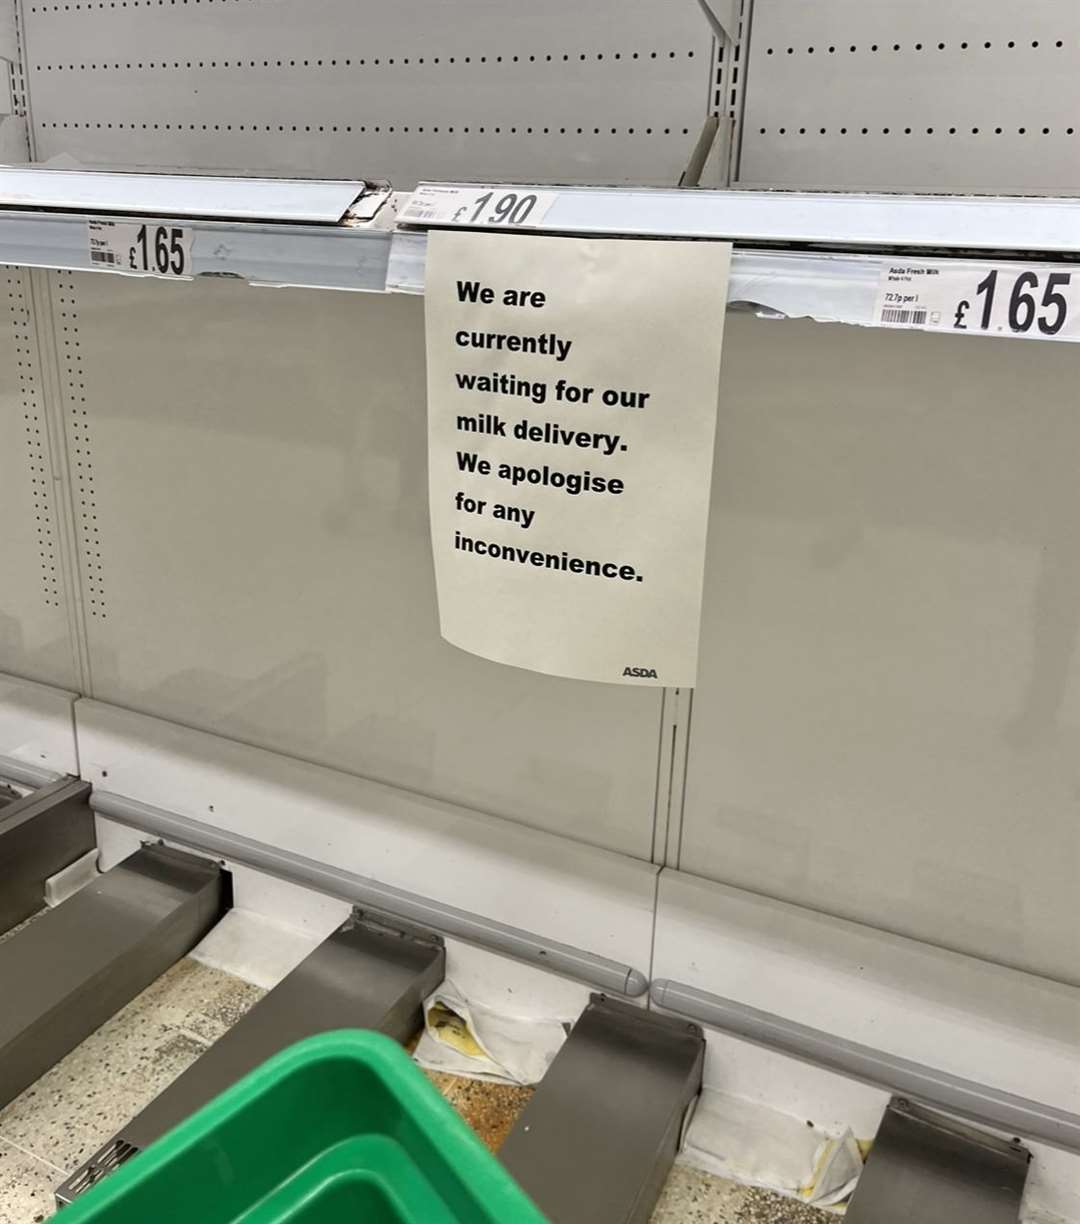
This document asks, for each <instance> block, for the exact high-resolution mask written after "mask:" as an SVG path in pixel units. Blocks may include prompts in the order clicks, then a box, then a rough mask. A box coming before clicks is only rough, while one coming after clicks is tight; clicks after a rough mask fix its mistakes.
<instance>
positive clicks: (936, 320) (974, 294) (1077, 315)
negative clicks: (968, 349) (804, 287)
mask: <svg viewBox="0 0 1080 1224" xmlns="http://www.w3.org/2000/svg"><path fill="white" fill-rule="evenodd" d="M874 322H875V323H877V324H878V325H880V326H882V327H907V328H918V329H921V330H924V331H947V332H952V333H954V334H957V335H969V336H1016V337H1020V338H1022V339H1030V340H1074V341H1075V340H1080V266H1077V267H1070V266H1069V265H1067V264H1057V265H1055V264H1038V265H1025V264H1020V263H1015V264H1013V263H998V264H991V263H967V262H959V261H955V262H949V263H929V262H926V263H924V262H919V261H911V262H896V263H886V264H884V265H883V266H882V269H881V276H880V280H879V282H878V296H877V302H876V305H875V309H874Z"/></svg>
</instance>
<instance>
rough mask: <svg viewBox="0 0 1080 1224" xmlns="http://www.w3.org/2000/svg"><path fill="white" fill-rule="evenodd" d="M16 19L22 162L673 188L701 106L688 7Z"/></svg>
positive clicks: (701, 26)
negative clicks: (27, 148) (56, 159)
mask: <svg viewBox="0 0 1080 1224" xmlns="http://www.w3.org/2000/svg"><path fill="white" fill-rule="evenodd" d="M24 11H25V26H26V48H27V59H28V68H29V71H28V79H29V82H30V99H31V107H32V115H33V130H34V136H35V141H36V153H37V157H38V159H39V160H45V159H48V158H50V157H52V156H54V155H57V154H64V153H67V154H71V155H73V156H75V157H77V158H80V159H81V160H83V161H85V162H88V163H91V162H96V163H103V164H117V165H134V164H146V165H179V166H187V167H200V168H213V169H226V170H233V169H245V170H255V171H266V172H275V173H290V174H298V175H327V176H334V175H340V176H346V177H348V176H354V175H364V176H367V177H381V178H389V179H390V180H391V181H392V182H393V183H394V185H395V186H396V187H399V188H402V189H407V188H409V187H412V186H413V185H415V183H416V181H417V180H418V179H419V178H435V179H437V178H451V179H470V178H472V179H484V178H497V179H508V180H513V179H518V180H522V179H524V180H526V181H548V180H551V181H558V182H600V183H607V182H611V183H621V182H634V183H649V184H658V185H663V184H667V185H673V184H674V183H676V182H677V181H678V178H679V175H680V174H681V173H682V171H683V170H684V169H685V167H686V164H687V161H688V160H689V157H690V155H691V153H692V151H693V147H694V143H695V141H696V139H697V137H698V133H699V131H700V129H701V125H702V122H703V121H704V118H705V115H706V112H707V109H708V103H709V98H710V76H711V72H712V51H713V48H712V36H711V32H710V30H709V28H708V25H707V23H706V21H705V20H704V18H703V16H702V14H701V11H700V9H699V7H698V5H697V3H696V0H665V2H664V3H648V4H644V3H637V4H633V5H628V4H626V3H625V2H624V0H590V3H588V4H582V3H580V0H548V2H546V3H544V4H543V5H536V4H533V3H529V2H527V0H498V2H496V0H460V2H456V3H453V4H447V3H443V4H432V3H430V2H428V0H395V2H394V3H385V2H380V3H370V2H367V3H359V2H357V0H274V2H272V3H270V2H267V0H190V2H189V0H183V3H180V2H179V0H169V2H166V0H68V3H37V2H33V0H28V2H27V3H26V4H25V5H24Z"/></svg>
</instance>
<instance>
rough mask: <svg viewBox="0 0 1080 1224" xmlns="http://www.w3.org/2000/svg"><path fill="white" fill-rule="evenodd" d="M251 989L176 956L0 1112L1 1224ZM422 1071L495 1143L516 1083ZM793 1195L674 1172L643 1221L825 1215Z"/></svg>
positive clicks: (127, 1111)
mask: <svg viewBox="0 0 1080 1224" xmlns="http://www.w3.org/2000/svg"><path fill="white" fill-rule="evenodd" d="M261 994H262V991H261V990H259V989H258V988H257V987H255V986H249V985H248V984H247V983H245V982H241V981H239V980H238V979H236V978H233V977H229V976H228V975H227V974H224V973H221V972H219V971H217V970H215V969H208V968H206V967H204V966H202V965H198V964H196V963H195V962H194V961H190V960H185V961H181V962H180V964H178V965H176V966H175V967H174V968H173V969H171V970H170V971H169V972H168V973H167V974H165V975H164V977H162V978H160V979H159V980H158V981H157V982H155V983H154V985H153V986H151V987H150V988H149V989H148V990H146V991H144V992H143V993H142V994H141V995H140V996H139V997H138V998H137V999H136V1000H135V1001H134V1002H132V1003H131V1004H129V1006H128V1007H126V1008H124V1010H123V1011H121V1012H119V1013H118V1014H117V1015H116V1016H114V1017H113V1019H112V1020H110V1021H109V1022H108V1023H107V1024H105V1025H104V1026H103V1027H102V1028H100V1029H99V1030H98V1031H97V1032H96V1033H94V1034H93V1036H91V1037H89V1038H88V1039H87V1040H86V1041H84V1042H83V1043H82V1045H81V1046H79V1047H78V1049H76V1050H73V1051H72V1053H71V1054H69V1055H68V1057H67V1058H65V1059H64V1060H63V1061H62V1062H60V1063H58V1064H57V1065H56V1066H55V1067H54V1068H53V1069H52V1070H51V1071H49V1072H48V1073H47V1074H46V1075H44V1076H42V1078H41V1079H40V1080H38V1082H37V1083H36V1084H34V1085H33V1086H32V1087H31V1088H28V1089H27V1090H26V1092H24V1093H23V1094H22V1096H21V1097H19V1098H18V1099H17V1100H15V1101H13V1102H12V1103H11V1104H10V1105H9V1106H8V1107H7V1108H6V1109H4V1110H3V1111H0V1224H36V1222H37V1221H41V1220H44V1219H45V1218H47V1217H48V1216H50V1215H51V1214H52V1211H53V1198H52V1192H53V1190H54V1188H55V1187H56V1186H57V1185H58V1184H59V1183H60V1182H61V1181H63V1180H64V1178H65V1176H66V1175H67V1174H68V1173H71V1172H74V1170H75V1169H76V1168H78V1166H79V1165H80V1164H81V1163H82V1162H83V1161H84V1160H85V1159H86V1158H87V1157H88V1156H90V1155H91V1154H93V1152H95V1151H96V1150H97V1149H98V1148H99V1147H100V1146H101V1145H102V1144H103V1143H104V1142H105V1141H106V1140H107V1139H110V1138H111V1137H112V1136H113V1135H114V1134H115V1133H116V1131H117V1129H118V1128H119V1127H120V1126H121V1125H122V1124H123V1123H124V1122H125V1121H127V1120H128V1119H130V1118H131V1117H133V1116H134V1115H135V1114H136V1113H137V1112H138V1111H139V1110H140V1109H141V1108H142V1107H143V1106H144V1105H145V1104H147V1102H149V1101H150V1100H151V1099H152V1098H153V1097H154V1096H155V1095H156V1094H157V1093H158V1092H160V1091H161V1090H162V1089H163V1088H164V1087H165V1086H166V1085H167V1084H168V1083H170V1082H171V1081H172V1080H173V1079H175V1078H176V1076H178V1075H179V1074H180V1073H181V1072H182V1071H183V1070H184V1069H185V1068H186V1067H188V1066H190V1064H191V1063H193V1062H194V1061H195V1059H197V1058H198V1057H199V1055H200V1054H201V1053H202V1051H203V1050H204V1049H206V1047H207V1046H208V1045H210V1044H211V1043H212V1042H213V1041H215V1040H216V1039H217V1038H218V1037H220V1036H221V1034H222V1033H224V1032H225V1031H226V1030H227V1029H228V1028H229V1026H230V1025H232V1024H234V1023H235V1022H236V1021H237V1020H238V1019H239V1018H240V1017H241V1016H242V1015H243V1014H244V1012H246V1011H247V1009H248V1008H249V1007H251V1006H252V1004H253V1003H255V1002H256V1000H257V999H258V998H259V997H260V996H261ZM432 1079H433V1080H434V1082H435V1084H436V1085H437V1087H438V1088H439V1090H440V1091H441V1092H442V1093H443V1095H444V1096H445V1097H446V1098H447V1100H449V1101H450V1103H451V1104H452V1105H453V1106H454V1107H455V1108H456V1109H457V1110H458V1112H459V1113H460V1114H461V1115H462V1117H464V1118H465V1120H466V1121H467V1122H468V1123H469V1124H470V1126H472V1127H473V1129H474V1130H475V1131H476V1132H477V1133H478V1134H479V1135H480V1136H481V1138H483V1140H484V1142H485V1143H487V1145H488V1147H489V1148H491V1149H492V1150H493V1151H497V1150H498V1148H499V1146H500V1144H501V1143H502V1141H503V1140H504V1139H505V1138H506V1135H507V1134H508V1132H509V1130H510V1128H511V1126H512V1125H513V1123H514V1121H515V1119H516V1118H517V1116H518V1114H519V1113H520V1112H521V1110H522V1109H523V1108H524V1106H525V1104H526V1102H527V1101H528V1099H529V1095H530V1092H529V1090H528V1089H523V1088H510V1087H504V1086H500V1085H491V1084H484V1083H480V1082H478V1081H475V1080H463V1079H459V1078H456V1077H454V1076H448V1075H433V1076H432ZM831 1220H835V1217H831V1216H827V1215H824V1214H822V1213H820V1212H815V1211H811V1210H809V1209H807V1208H805V1207H803V1206H801V1205H800V1204H798V1203H793V1202H791V1201H789V1200H786V1199H780V1198H776V1197H775V1196H772V1195H765V1194H762V1193H760V1192H759V1191H752V1190H747V1189H745V1188H744V1187H741V1186H736V1185H733V1184H732V1183H730V1182H725V1181H721V1180H720V1179H719V1178H715V1177H710V1176H708V1175H707V1174H704V1173H698V1172H696V1171H694V1170H691V1169H681V1168H680V1169H676V1170H675V1172H674V1173H673V1175H672V1177H671V1179H670V1181H669V1183H668V1186H667V1189H666V1190H665V1192H664V1196H663V1198H662V1199H661V1201H660V1203H659V1205H658V1207H657V1211H656V1214H655V1215H654V1217H653V1224H827V1222H828V1221H831Z"/></svg>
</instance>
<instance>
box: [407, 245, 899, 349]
mask: <svg viewBox="0 0 1080 1224" xmlns="http://www.w3.org/2000/svg"><path fill="white" fill-rule="evenodd" d="M887 262H891V261H889V260H886V258H885V257H884V256H881V255H832V254H827V255H819V254H809V253H805V254H802V253H792V254H784V253H779V252H778V253H774V252H771V251H741V250H738V249H736V251H735V254H734V258H733V259H732V264H731V280H730V283H729V287H728V303H729V305H733V306H746V307H749V308H754V309H758V310H761V311H764V312H765V313H769V314H776V315H780V316H782V317H784V318H810V319H816V320H817V321H818V322H821V323H854V324H861V325H863V326H867V327H870V326H873V325H874V304H875V300H876V297H877V288H878V277H879V275H880V271H881V268H882V265H883V264H885V263H887ZM426 264H427V234H426V233H424V232H422V231H413V230H398V231H397V232H396V233H395V234H394V236H393V239H392V245H391V250H390V260H389V267H388V269H387V278H386V288H387V289H388V290H389V291H390V292H391V293H412V294H422V293H423V292H424V278H425V268H426Z"/></svg>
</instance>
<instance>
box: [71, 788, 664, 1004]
mask: <svg viewBox="0 0 1080 1224" xmlns="http://www.w3.org/2000/svg"><path fill="white" fill-rule="evenodd" d="M90 806H91V807H92V808H93V809H94V811H95V812H98V813H100V814H101V815H102V816H106V817H108V818H109V819H110V820H115V821H117V822H118V823H119V824H123V825H127V826H129V827H131V828H134V829H138V830H139V831H140V832H143V833H150V834H153V835H155V836H157V837H164V838H168V839H169V840H171V841H175V842H178V843H180V844H181V845H182V846H185V847H187V848H188V849H190V850H196V851H202V852H203V853H206V854H211V855H214V856H220V857H222V858H225V859H228V860H231V861H232V862H235V863H241V864H243V865H244V866H247V867H251V868H253V869H254V870H256V871H265V872H266V873H267V874H269V875H273V876H277V877H278V878H279V879H284V880H289V881H291V882H292V883H294V884H303V885H306V886H307V887H309V888H313V889H315V890H316V891H318V892H322V893H326V894H328V895H329V896H332V897H337V898H339V899H340V900H342V901H349V902H351V903H352V904H353V905H358V906H360V907H361V908H362V909H365V910H371V911H373V912H376V913H380V914H383V915H385V916H388V917H392V918H404V919H405V920H406V921H408V922H414V923H418V924H420V925H421V926H424V927H429V928H432V929H434V930H436V931H439V932H440V933H442V934H444V935H449V936H451V937H456V938H458V939H464V940H466V941H468V942H469V943H474V944H478V945H479V946H481V947H484V948H488V949H489V950H491V951H493V952H498V953H501V954H503V955H506V956H513V957H515V958H517V959H518V960H522V961H525V962H527V963H528V964H531V965H535V966H537V967H539V968H541V969H549V970H551V971H552V972H553V973H562V974H565V975H566V976H567V977H572V978H576V979H577V980H579V981H584V982H588V983H590V984H591V985H594V986H599V987H600V988H601V989H602V990H613V991H616V992H617V993H619V994H624V995H630V996H635V997H640V996H641V995H643V994H644V993H645V992H646V990H648V987H649V980H648V978H647V977H646V976H645V975H644V974H643V973H642V972H641V971H640V970H638V969H635V968H633V967H632V966H630V965H623V964H621V963H619V962H618V961H613V960H610V959H609V958H607V957H606V956H601V955H599V954H598V953H596V952H588V951H585V950H583V949H581V948H573V947H570V946H569V945H568V944H561V943H556V942H554V941H553V940H550V939H545V938H544V937H543V936H541V935H535V934H533V933H532V932H530V931H524V930H520V929H519V928H517V927H512V926H508V925H507V924H506V923H503V922H497V921H495V920H494V919H493V918H485V917H484V916H483V915H480V914H472V913H469V912H468V911H466V910H461V909H457V908H455V907H454V906H452V905H446V904H444V903H443V902H441V901H432V900H429V899H428V898H427V897H421V896H418V895H417V894H415V893H409V892H405V891H404V890H403V889H400V888H395V887H393V886H392V885H390V884H382V883H380V882H379V881H378V880H373V879H370V878H368V877H365V876H359V875H356V874H355V873H354V872H351V871H345V870H344V869H342V868H340V867H331V866H328V865H327V864H325V863H319V862H316V861H315V860H314V859H309V858H305V857H304V856H303V855H299V854H294V853H292V852H291V851H288V850H279V849H278V848H277V847H275V846H271V845H268V844H266V843H265V842H259V841H255V840H254V839H253V838H250V837H244V836H243V835H242V834H240V833H232V832H230V831H229V830H227V829H219V828H214V827H213V826H211V825H207V824H203V823H202V822H201V821H198V820H192V819H191V818H190V817H187V816H179V815H177V814H176V813H175V812H167V811H164V810H163V809H161V808H156V807H151V806H150V805H149V804H145V803H140V802H138V801H137V800H134V799H126V798H124V796H122V795H112V794H109V793H107V792H104V791H94V792H93V793H92V794H91V796H90Z"/></svg>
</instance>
